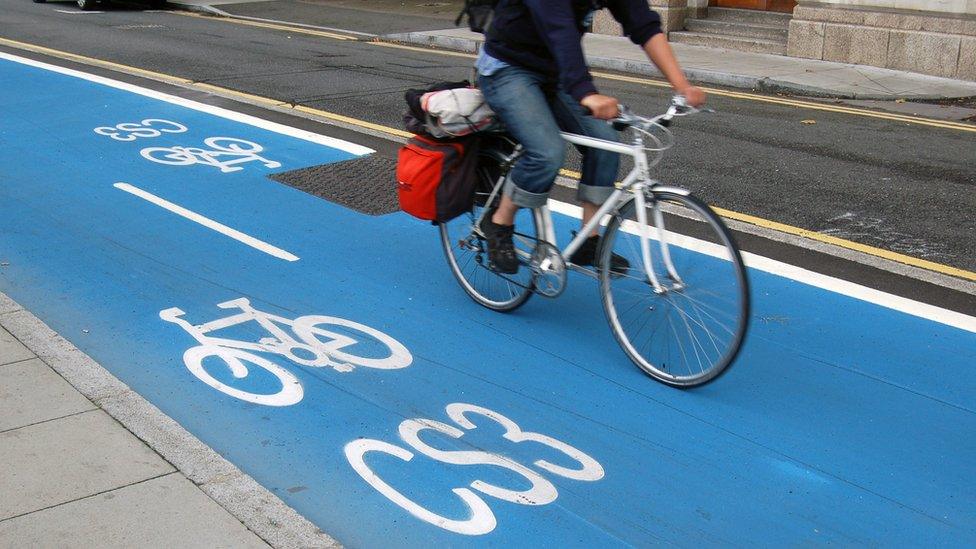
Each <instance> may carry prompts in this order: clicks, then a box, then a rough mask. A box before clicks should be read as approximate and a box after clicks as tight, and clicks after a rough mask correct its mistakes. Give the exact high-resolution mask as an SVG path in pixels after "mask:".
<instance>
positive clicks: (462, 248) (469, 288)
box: [440, 151, 538, 312]
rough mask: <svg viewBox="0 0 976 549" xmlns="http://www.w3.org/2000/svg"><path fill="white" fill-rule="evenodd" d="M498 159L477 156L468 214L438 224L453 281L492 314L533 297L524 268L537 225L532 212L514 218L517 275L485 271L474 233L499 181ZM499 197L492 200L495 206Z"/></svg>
mask: <svg viewBox="0 0 976 549" xmlns="http://www.w3.org/2000/svg"><path fill="white" fill-rule="evenodd" d="M499 160H500V159H499V157H498V156H497V155H496V154H492V153H491V152H490V151H486V152H484V153H482V154H481V155H479V161H478V168H477V175H478V182H477V186H476V188H475V201H474V206H473V207H472V208H471V211H468V212H465V213H463V214H462V215H460V216H458V217H456V218H454V219H452V220H450V221H447V222H444V223H441V224H440V233H441V246H442V247H443V248H444V256H445V257H446V258H447V263H448V265H449V266H450V267H451V272H452V273H453V274H454V278H456V279H457V281H458V283H459V284H460V285H461V288H463V289H464V291H465V292H466V293H467V294H468V295H469V296H471V298H472V299H474V300H475V301H476V302H477V303H478V304H480V305H482V306H484V307H487V308H489V309H492V310H495V311H501V312H506V311H512V310H515V309H517V308H518V307H520V306H522V305H523V304H524V303H525V302H526V301H527V300H528V299H529V297H531V296H532V289H533V282H534V281H533V275H532V272H531V270H530V269H529V268H528V267H527V266H526V265H525V264H524V263H525V262H527V261H528V259H529V258H530V257H531V255H532V251H533V249H534V248H535V243H536V241H535V238H536V237H537V235H538V225H537V223H536V218H535V215H534V212H533V211H532V210H529V209H525V208H523V209H521V210H519V212H518V214H517V215H516V218H515V230H516V231H517V233H520V234H516V235H515V237H514V239H513V241H514V243H515V251H516V253H517V254H518V255H519V257H520V259H521V260H522V262H523V265H522V266H521V268H520V269H519V272H518V273H516V274H513V275H502V274H499V273H496V272H494V271H492V270H491V269H489V268H488V248H487V243H486V242H485V240H484V238H481V237H480V236H479V235H477V234H476V233H475V232H474V224H475V222H476V221H477V220H478V218H479V217H480V216H481V212H482V211H483V210H484V208H485V206H486V202H487V200H488V197H489V196H490V195H491V191H492V189H493V188H494V186H495V183H496V182H497V181H498V179H499V178H500V177H502V175H503V174H502V170H501V166H500V165H499ZM499 198H500V197H499V196H496V197H495V200H494V204H497V202H498V200H499Z"/></svg>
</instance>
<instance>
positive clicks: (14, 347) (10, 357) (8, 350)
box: [0, 328, 34, 366]
mask: <svg viewBox="0 0 976 549" xmlns="http://www.w3.org/2000/svg"><path fill="white" fill-rule="evenodd" d="M28 358H34V353H32V352H30V351H29V350H28V349H27V347H24V345H23V343H21V342H20V341H17V338H15V337H14V336H13V335H11V334H10V332H8V331H6V330H4V329H3V328H0V366H2V365H4V364H11V363H13V362H20V361H21V360H27V359H28Z"/></svg>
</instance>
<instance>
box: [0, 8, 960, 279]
mask: <svg viewBox="0 0 976 549" xmlns="http://www.w3.org/2000/svg"><path fill="white" fill-rule="evenodd" d="M333 4H335V3H333ZM289 5H292V6H304V7H303V8H295V9H305V10H306V13H307V10H308V9H309V6H310V5H308V4H302V3H294V2H293V3H289ZM0 6H2V8H3V9H2V11H0V29H2V30H0V37H3V38H7V39H12V40H17V41H22V42H28V43H31V44H38V45H42V46H45V47H49V48H54V49H57V50H62V51H68V52H74V53H77V54H80V55H84V56H90V57H95V58H98V59H104V60H109V61H113V62H116V63H120V64H124V65H129V66H135V67H140V68H144V69H148V70H151V71H155V72H160V73H165V74H169V75H174V76H179V77H183V78H187V79H191V80H194V81H199V82H207V83H211V84H215V85H219V86H221V87H224V88H230V89H234V90H239V91H243V92H248V93H252V94H257V95H261V96H264V97H271V98H276V99H280V100H282V101H286V102H290V103H296V104H302V105H307V106H310V107H314V108H317V109H322V110H326V111H330V112H334V113H340V114H342V115H346V116H350V117H354V118H358V119H363V120H367V121H370V122H374V123H378V124H383V125H386V126H393V127H399V125H400V117H401V112H402V110H403V106H402V94H403V91H404V90H405V89H408V88H411V87H417V86H423V85H425V84H427V83H429V82H433V81H439V80H457V79H459V78H464V77H466V76H468V75H469V74H470V63H471V61H470V59H468V58H465V57H457V56H445V55H439V54H437V53H433V52H431V53H428V52H423V51H410V50H400V49H392V48H388V47H383V46H380V45H377V44H376V43H371V42H368V41H365V40H364V41H354V40H349V41H340V40H335V39H330V38H327V37H320V36H308V35H302V34H296V33H289V32H287V31H282V30H273V29H266V28H258V27H253V26H242V25H238V24H234V23H230V22H227V21H223V20H216V19H209V18H200V17H186V16H182V15H178V14H174V13H163V12H143V11H139V8H138V7H134V6H124V7H113V8H110V9H108V10H107V11H106V12H105V13H96V14H81V13H80V12H78V11H77V8H75V7H74V5H73V4H68V3H49V4H31V3H26V2H24V1H22V0H20V1H16V2H14V1H10V0H2V1H0ZM282 6H284V4H283V3H276V2H263V3H255V4H240V5H237V6H222V8H224V9H228V10H232V11H233V10H235V9H236V10H239V11H241V12H243V13H246V14H247V15H251V16H268V17H273V18H282V19H287V18H288V17H287V14H285V13H282V10H283V9H284V8H283V7H282ZM312 9H314V10H317V12H321V14H322V17H323V18H325V17H329V16H332V17H334V18H335V20H336V22H337V24H336V25H331V26H340V25H345V26H349V25H355V26H357V27H358V28H353V29H350V30H359V31H364V32H377V30H378V29H386V30H388V31H390V32H395V31H402V30H409V29H420V28H429V27H430V26H432V25H435V24H437V25H441V24H443V23H444V22H445V16H444V14H439V15H438V16H437V17H434V18H425V17H417V16H416V15H411V14H404V13H392V14H390V13H386V14H384V13H380V12H376V11H369V12H363V11H357V10H352V9H349V8H345V7H336V6H335V5H330V6H324V5H323V6H319V5H315V6H313V8H312ZM59 10H61V11H59ZM62 11H63V12H66V13H62ZM315 22H316V23H318V24H323V23H326V22H327V21H325V20H316V21H315ZM425 25H426V27H425ZM598 84H599V86H600V87H601V89H602V90H603V91H605V92H606V93H611V94H614V95H616V96H618V97H620V98H621V100H622V101H623V102H625V103H626V104H628V105H630V106H631V107H632V108H634V109H635V110H636V111H638V112H644V113H655V112H658V111H659V110H661V109H662V108H663V107H664V105H665V104H666V101H667V96H668V93H667V91H666V90H664V89H661V88H657V87H650V86H646V85H640V84H629V83H623V82H618V81H600V82H599V83H598ZM710 104H711V105H712V106H713V107H714V108H715V109H717V110H718V111H719V113H718V114H716V115H712V116H702V117H698V118H697V119H694V120H687V121H683V123H682V125H681V126H680V128H679V129H678V130H677V137H678V146H677V147H676V149H674V150H673V151H671V152H670V153H669V155H668V156H667V157H666V159H665V160H664V162H663V163H662V164H661V166H660V179H662V180H664V181H667V182H671V183H676V184H680V185H682V186H685V187H689V188H691V189H692V190H693V191H694V192H696V193H698V194H700V195H701V196H703V197H704V198H705V199H707V200H708V201H709V202H710V203H712V204H715V205H718V206H721V207H723V208H727V209H730V210H735V211H738V212H742V213H746V214H751V215H755V216H759V217H763V218H767V219H771V220H775V221H779V222H782V223H787V224H790V225H794V226H798V227H802V228H805V229H811V230H815V231H819V232H823V233H827V234H831V235H835V236H839V237H842V238H846V239H850V240H854V241H856V242H861V243H864V244H868V245H871V246H876V247H880V248H884V249H888V250H893V251H896V252H900V253H904V254H907V255H911V256H915V257H919V258H923V259H927V260H931V261H935V262H939V263H943V264H947V265H951V266H955V267H959V268H963V269H967V270H976V215H974V212H976V193H974V192H973V190H974V185H976V140H974V138H973V134H972V133H968V132H962V131H958V130H951V129H941V128H928V127H924V126H918V125H912V124H907V123H900V122H892V121H887V120H878V119H872V118H865V117H860V116H852V115H847V114H841V113H830V112H812V111H808V110H802V109H798V108H795V107H788V106H777V105H770V104H765V103H758V102H754V101H748V100H741V99H730V98H723V97H713V98H712V100H711V103H710ZM811 119H812V120H815V122H816V123H815V124H809V123H807V124H804V123H803V121H804V120H811Z"/></svg>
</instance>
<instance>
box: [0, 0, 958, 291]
mask: <svg viewBox="0 0 976 549" xmlns="http://www.w3.org/2000/svg"><path fill="white" fill-rule="evenodd" d="M171 13H172V12H171ZM215 20H219V21H232V22H237V23H241V24H245V23H246V24H253V25H254V26H261V27H266V28H278V29H282V30H288V31H289V32H301V33H303V34H311V33H313V32H314V33H318V32H319V31H312V30H311V29H301V28H295V27H287V26H284V25H272V24H270V23H254V22H250V21H244V22H241V21H236V20H232V19H226V18H221V19H215ZM269 25H272V26H270V27H269ZM325 34H332V33H325ZM315 35H317V36H322V35H323V34H315ZM335 36H341V35H335ZM329 37H330V38H331V36H329ZM337 39H338V38H337ZM341 39H343V40H351V39H352V38H349V37H344V38H341ZM366 43H369V44H376V45H381V46H385V47H396V48H401V49H411V50H418V51H423V52H430V53H439V54H443V55H458V56H466V57H471V56H470V55H468V54H460V53H456V52H440V51H438V50H428V49H424V48H415V47H412V46H402V45H397V44H386V43H382V42H366ZM0 45H5V46H9V47H12V48H17V49H21V50H26V51H31V52H35V53H40V54H43V55H48V56H51V57H57V58H60V59H65V60H68V61H74V62H77V63H82V64H86V65H90V66H97V67H103V68H106V69H111V70H115V71H119V72H124V73H128V74H134V75H137V76H142V77H145V78H149V79H152V80H157V81H160V82H166V83H170V84H178V85H181V86H184V87H189V88H195V89H200V90H205V91H209V92H212V93H216V94H219V95H222V96H225V97H236V98H239V99H241V100H243V101H246V102H249V103H253V104H258V105H265V106H269V107H276V108H283V109H289V110H293V111H296V112H301V113H304V114H309V115H312V116H316V117H319V118H323V119H326V120H332V121H336V122H340V123H343V124H348V125H352V126H356V127H360V128H365V129H369V130H372V131H375V132H379V133H383V134H387V135H391V136H396V137H400V138H406V137H410V136H411V135H412V134H411V133H409V132H406V131H403V130H400V129H397V128H391V127H388V126H383V125H381V124H374V123H372V122H367V121H365V120H359V119H357V118H352V117H349V116H345V115H341V114H337V113H332V112H328V111H323V110H319V109H314V108H311V107H306V106H303V105H295V104H291V103H286V102H283V101H280V100H275V99H270V98H267V97H262V96H259V95H253V94H249V93H244V92H239V91H236V90H231V89H227V88H222V87H220V86H214V85H212V84H204V83H199V82H194V81H192V80H188V79H186V78H180V77H176V76H172V75H168V74H163V73H158V72H154V71H149V70H145V69H140V68H137V67H130V66H128V65H122V64H119V63H113V62H111V61H104V60H101V59H95V58H91V57H85V56H82V55H77V54H74V53H69V52H64V51H60V50H55V49H51V48H46V47H43V46H38V45H35V44H28V43H25V42H18V41H16V40H9V39H6V38H0ZM594 75H595V76H600V77H606V78H611V79H615V80H621V81H627V82H633V83H639V84H646V85H652V86H662V87H663V86H667V84H665V83H663V82H658V81H654V80H648V79H643V78H635V77H628V76H620V75H604V74H602V73H595V74H594ZM709 91H710V92H711V93H714V94H716V95H724V96H728V97H734V98H738V99H744V100H754V101H763V102H768V103H778V104H783V105H790V106H795V107H801V108H814V109H820V110H830V111H834V112H843V113H845V114H852V115H859V116H872V117H876V118H886V119H890V120H898V121H904V122H909V123H914V124H922V123H924V125H928V126H936V127H943V128H947V129H956V130H963V131H976V128H973V127H972V126H967V125H965V124H954V123H943V122H941V121H937V120H928V119H922V118H913V117H905V116H901V115H888V114H887V113H877V112H874V111H866V110H863V109H853V108H846V107H835V106H831V105H821V104H818V103H810V102H806V101H794V100H789V99H781V98H772V97H766V96H762V95H757V94H750V93H739V92H729V91H725V90H709ZM563 173H564V174H565V175H567V176H569V177H572V178H575V179H579V177H580V174H579V173H578V172H572V171H569V170H563ZM714 209H715V211H716V213H718V214H719V215H721V216H723V217H726V218H729V219H734V220H737V221H741V222H744V223H749V224H751V225H755V226H758V227H763V228H765V229H769V230H773V231H778V232H782V233H786V234H790V235H794V236H799V237H803V238H807V239H810V240H814V241H818V242H823V243H826V244H831V245H834V246H838V247H841V248H845V249H848V250H854V251H857V252H861V253H864V254H868V255H871V256H875V257H880V258H883V259H887V260H890V261H894V262H897V263H901V264H904V265H910V266H913V267H918V268H921V269H925V270H929V271H933V272H937V273H942V274H945V275H949V276H953V277H957V278H961V279H965V280H971V281H976V273H974V272H971V271H966V270H963V269H959V268H956V267H952V266H949V265H943V264H941V263H935V262H932V261H927V260H924V259H919V258H916V257H911V256H907V255H904V254H899V253H896V252H892V251H889V250H884V249H881V248H875V247H873V246H867V245H864V244H859V243H857V242H851V241H849V240H844V239H841V238H837V237H833V236H828V235H823V234H820V233H817V232H814V231H810V230H808V229H802V228H800V227H794V226H792V225H787V224H784V223H779V222H777V221H770V220H768V219H763V218H760V217H755V216H751V215H748V214H743V213H739V212H734V211H731V210H725V209H722V208H714Z"/></svg>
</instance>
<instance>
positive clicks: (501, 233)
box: [478, 66, 566, 274]
mask: <svg viewBox="0 0 976 549" xmlns="http://www.w3.org/2000/svg"><path fill="white" fill-rule="evenodd" d="M478 83H479V85H480V87H481V91H482V93H484V95H485V100H486V101H488V104H489V105H491V107H492V109H494V110H495V112H496V114H497V115H498V117H499V118H500V119H501V121H502V122H504V123H505V126H506V127H507V129H508V132H509V133H510V134H511V135H512V137H514V138H515V139H516V140H517V141H518V142H519V143H521V145H522V148H523V153H522V156H520V157H519V160H518V162H516V163H515V166H514V167H513V168H512V171H511V172H509V175H508V180H507V181H506V182H505V187H504V189H503V194H502V199H501V201H500V204H499V206H498V208H497V209H496V211H495V212H493V213H492V216H491V218H490V219H487V218H486V219H485V220H484V221H482V223H481V232H482V233H483V234H484V235H485V240H486V241H487V247H488V261H489V264H490V265H491V267H492V269H494V270H496V271H498V272H501V273H506V274H511V273H515V272H518V268H519V263H518V258H517V256H516V255H515V248H514V243H513V240H512V236H513V233H514V228H513V224H514V221H515V213H516V211H517V210H518V208H520V207H522V208H537V207H540V206H543V205H545V204H546V200H547V199H548V195H549V189H550V188H552V184H553V182H554V181H555V179H556V174H557V173H559V169H560V168H561V167H562V165H563V159H564V156H565V154H566V145H565V143H564V142H563V140H562V137H560V135H559V125H558V123H557V122H556V119H555V116H554V115H553V113H552V110H551V107H550V98H551V96H552V90H553V88H552V83H550V82H548V79H547V77H546V76H545V75H543V74H540V73H537V72H535V71H531V70H527V69H523V68H521V67H517V66H509V67H506V68H504V69H501V70H499V71H497V72H495V73H493V74H491V75H479V77H478Z"/></svg>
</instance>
